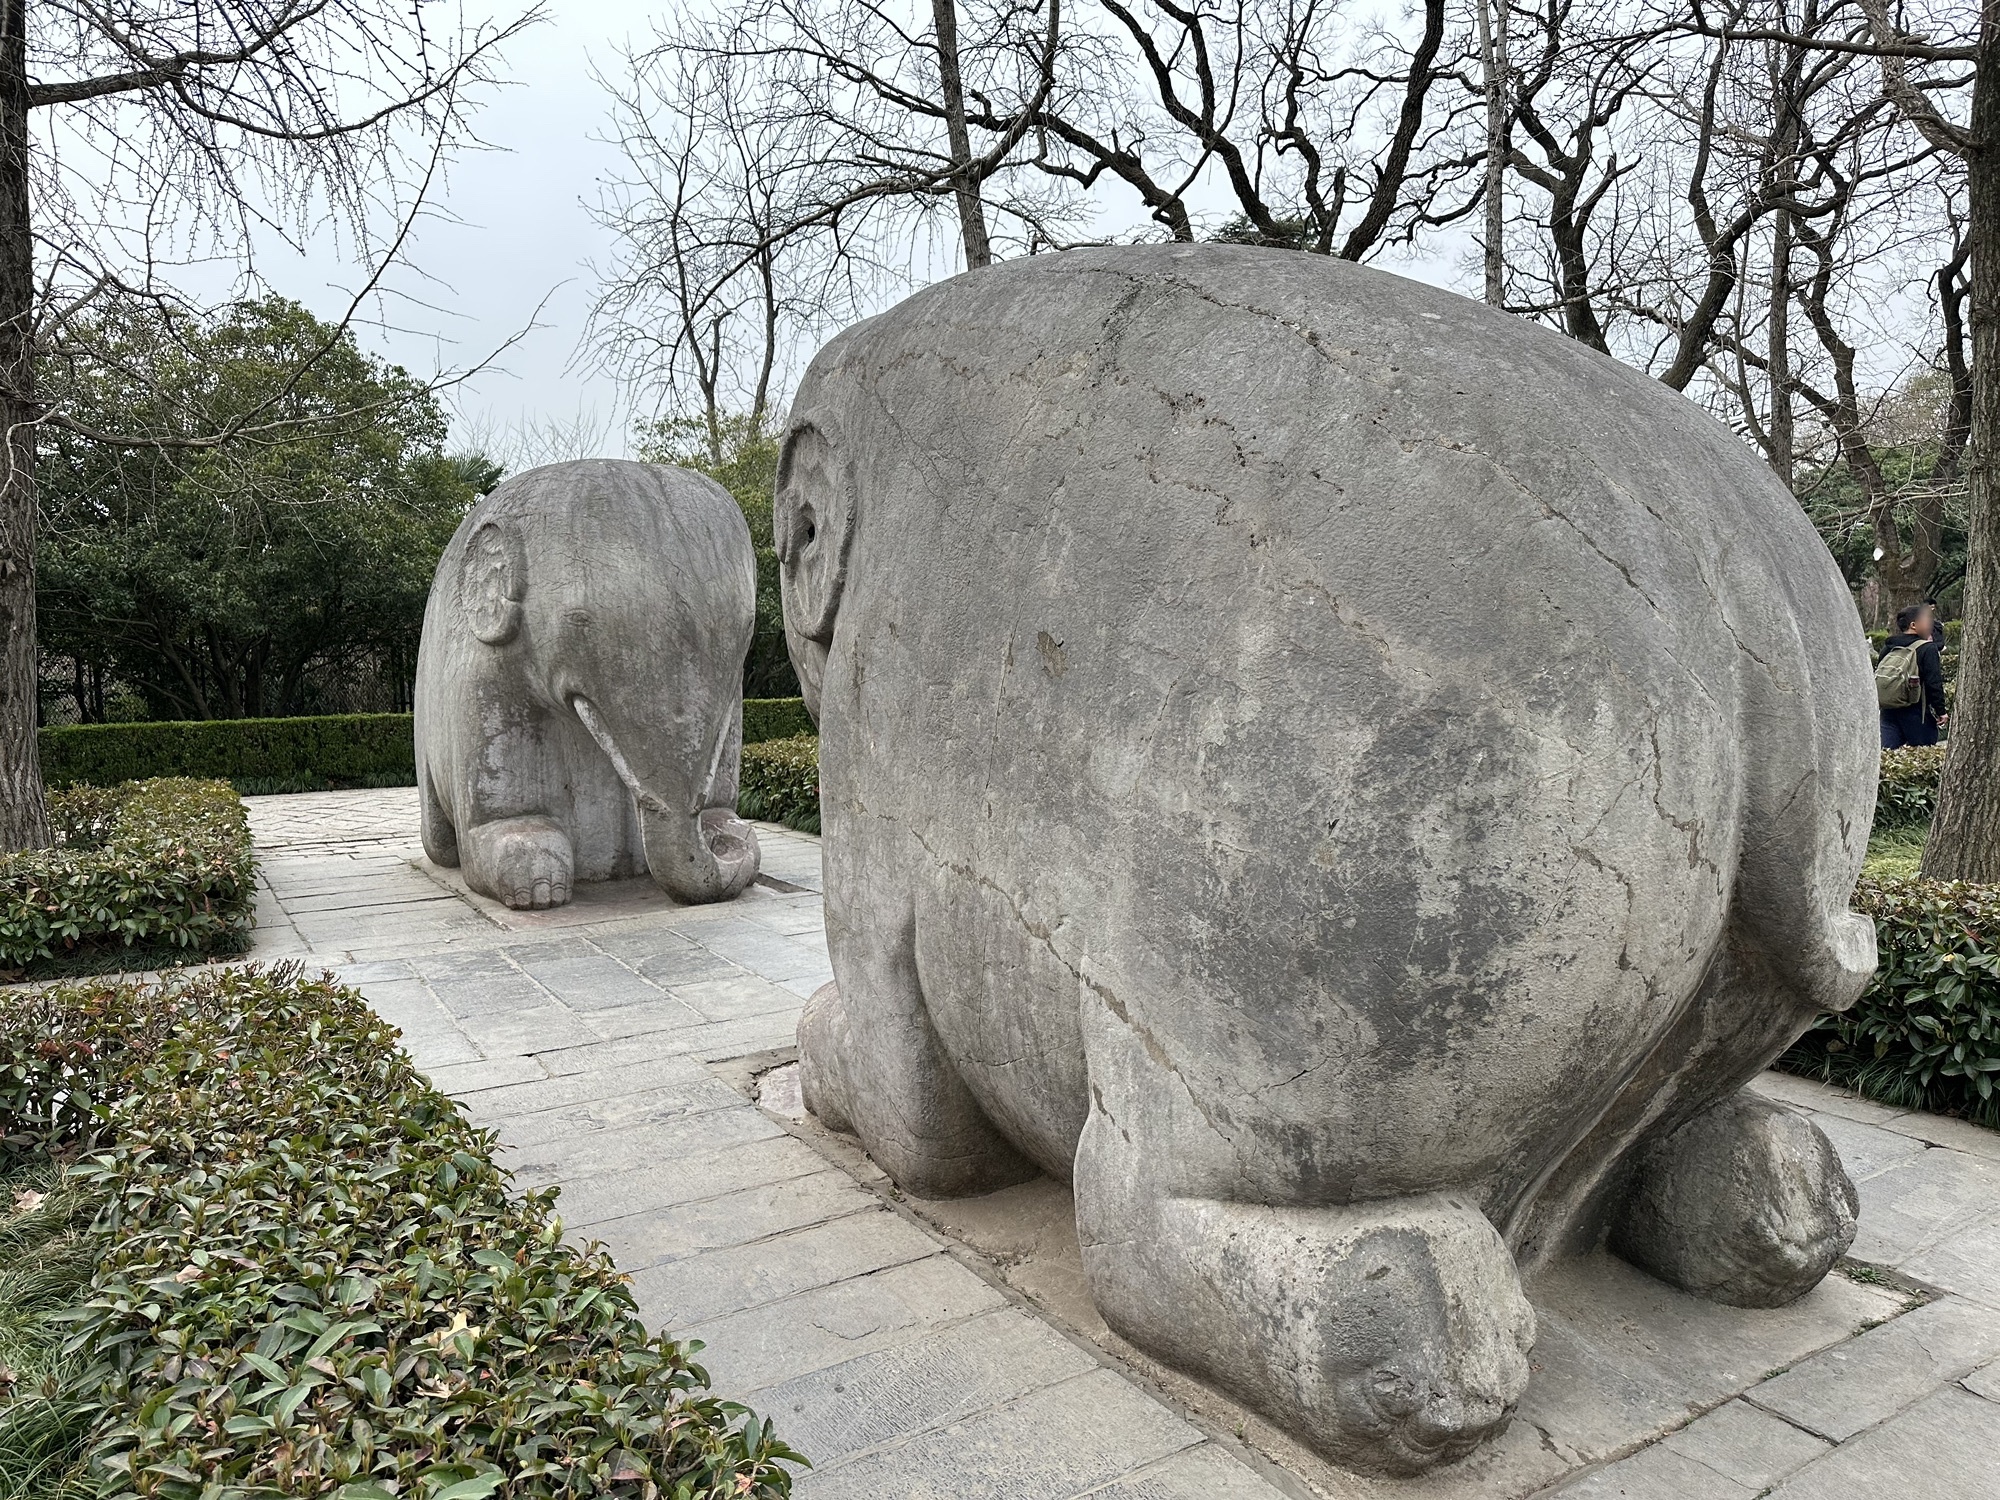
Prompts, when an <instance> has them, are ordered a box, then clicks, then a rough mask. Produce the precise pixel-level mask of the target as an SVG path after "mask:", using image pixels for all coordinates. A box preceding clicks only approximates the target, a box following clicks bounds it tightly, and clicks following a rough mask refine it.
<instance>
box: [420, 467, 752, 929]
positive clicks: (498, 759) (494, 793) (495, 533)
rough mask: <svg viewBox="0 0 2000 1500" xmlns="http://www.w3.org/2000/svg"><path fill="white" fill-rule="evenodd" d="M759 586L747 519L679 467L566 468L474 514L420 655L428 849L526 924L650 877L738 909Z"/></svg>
mask: <svg viewBox="0 0 2000 1500" xmlns="http://www.w3.org/2000/svg"><path fill="white" fill-rule="evenodd" d="M756 587H757V578H756V557H755V554H754V552H753V551H752V549H751V544H750V531H749V527H748V526H747V525H746V524H745V522H744V519H743V513H742V511H741V510H740V509H739V508H738V507H737V505H736V503H735V501H733V500H732V499H731V498H730V496H729V493H728V491H726V490H724V489H723V488H722V486H721V485H719V484H717V483H715V481H713V480H711V479H708V478H705V477H704V476H702V475H700V474H694V473H690V472H688V471H686V470H684V469H673V468H667V467H664V466H662V465H659V464H644V463H633V462H628V461H624V460H589V461H586V462H580V463H562V464H551V465H549V466H548V467H546V468H540V469H532V470H529V471H528V472H527V473H524V474H520V475H518V476H516V477H515V478H513V479H510V480H508V481H507V482H506V483H505V484H503V485H501V486H500V487H499V488H498V489H496V490H495V491H494V492H493V493H492V494H491V495H489V496H487V497H486V498H485V499H484V500H482V501H481V502H480V503H479V504H478V505H476V506H475V507H473V509H472V511H471V513H470V514H469V515H467V516H466V518H465V521H464V523H463V524H462V525H460V527H459V528H458V532H457V534H456V535H455V536H453V537H452V539H451V544H450V545H449V546H447V547H446V548H445V551H444V556H443V557H442V558H441V559H440V560H439V562H438V568H437V575H436V577H435V578H434V579H433V580H432V583H431V593H430V602H429V604H428V605H427V606H426V607H425V610H424V633H423V644H422V647H421V648H420V650H419V652H418V655H417V683H416V750H417V784H418V787H419V798H420V802H421V805H422V817H423V840H424V852H425V853H426V854H428V855H429V856H430V857H431V859H433V860H434V861H436V862H437V863H438V864H440V865H453V866H462V867H463V869H464V872H465V880H466V884H468V885H470V886H471V887H472V888H473V889H474V890H476V891H480V892H482V893H484V894H486V895H488V896H491V897H493V898H494V899H496V900H499V901H504V902H506V903H507V905H509V906H511V907H517V908H540V907H550V906H561V905H563V904H564V903H566V902H567V901H568V900H569V899H570V894H571V891H572V889H573V887H574V885H575V884H576V882H578V881H591V880H615V879H620V878H624V877H629V876H636V875H639V874H642V873H646V872H651V874H652V877H653V879H654V880H655V881H656V882H658V884H659V885H660V886H661V887H662V888H663V889H664V890H666V891H667V892H668V893H669V894H670V895H672V896H674V897H676V898H677V899H679V900H681V901H686V902H704V901H725V900H728V899H729V898H730V897H732V896H735V895H736V894H737V893H738V892H740V891H741V890H742V889H743V888H744V887H745V886H747V885H748V884H749V883H750V882H751V881H752V880H754V879H755V878H756V875H757V861H758V853H757V836H756V834H755V832H754V831H753V830H752V829H751V827H750V825H749V824H748V823H745V822H744V821H743V820H742V819H740V818H738V817H737V816H736V778H737V767H738V761H739V759H740V757H741V751H742V743H743V696H742V678H743V659H744V657H745V655H746V654H747V653H748V652H749V649H750V638H751V634H752V632H753V630H754V628H755V622H756Z"/></svg>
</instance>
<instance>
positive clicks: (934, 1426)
mask: <svg viewBox="0 0 2000 1500" xmlns="http://www.w3.org/2000/svg"><path fill="white" fill-rule="evenodd" d="M993 1311H994V1310H993V1309H988V1310H987V1312H986V1313H985V1314H984V1316H986V1317H989V1318H990V1317H992V1316H993ZM1037 1321H1040V1320H1037ZM1044 1326H1047V1325H1046V1324H1045V1325H1044ZM855 1358H857V1359H865V1358H867V1356H866V1355H856V1356H855ZM828 1368H829V1369H831V1368H835V1367H834V1366H828ZM1096 1373H1097V1371H1096V1370H1078V1371H1077V1372H1076V1373H1075V1374H1074V1375H1065V1376H1063V1377H1062V1378H1061V1379H1059V1380H1050V1381H1046V1382H1044V1383H1043V1384H1041V1385H1034V1386H1030V1387H1028V1389H1026V1390H1025V1391H1017V1392H1016V1393H1015V1394H1013V1395H1011V1396H1004V1397H1001V1398H1000V1399H999V1400H996V1401H989V1402H987V1403H986V1405H984V1406H979V1407H974V1408H972V1409H970V1410H967V1411H962V1412H957V1413H955V1414H954V1415H952V1416H950V1417H947V1418H945V1419H944V1420H943V1421H939V1422H932V1423H930V1424H928V1425H927V1426H923V1427H914V1428H912V1429H911V1430H910V1431H908V1432H899V1433H897V1434H896V1435H895V1436H894V1437H892V1438H884V1439H883V1440H882V1441H881V1442H879V1443H871V1444H869V1445H868V1446H867V1447H865V1448H856V1449H855V1450H854V1451H853V1452H852V1453H843V1454H841V1455H840V1456H839V1457H838V1458H831V1459H828V1460H827V1461H826V1462H825V1463H823V1464H819V1463H816V1464H814V1465H813V1470H812V1471H813V1473H815V1474H831V1473H833V1472H834V1471H835V1470H838V1469H844V1468H846V1467H847V1466H848V1465H849V1464H852V1463H858V1462H860V1461H861V1460H862V1459H865V1458H875V1457H879V1456H880V1455H883V1454H888V1453H894V1452H895V1451H896V1450H897V1449H899V1448H905V1447H908V1446H909V1445H910V1444H911V1443H912V1442H914V1441H916V1439H918V1438H921V1437H929V1436H930V1435H931V1434H932V1433H934V1432H943V1431H944V1430H945V1429H946V1428H948V1427H957V1426H960V1425H961V1424H963V1423H966V1422H973V1421H977V1420H978V1419H979V1418H980V1417H984V1416H989V1415H991V1414H992V1413H994V1412H997V1411H1005V1410H1006V1409H1007V1408H1008V1407H1010V1406H1014V1405H1016V1404H1018V1403H1019V1402H1022V1401H1025V1400H1027V1399H1028V1398H1029V1397H1030V1396H1039V1395H1041V1394H1043V1393H1044V1392H1046V1391H1059V1390H1061V1389H1062V1388H1063V1387H1064V1386H1066V1385H1074V1384H1075V1383H1076V1382H1077V1381H1079V1380H1088V1379H1089V1378H1090V1377H1091V1376H1093V1375H1095V1374H1096ZM765 1389H766V1390H770V1389H773V1387H770V1386H766V1387H765ZM1183 1420H1185V1419H1183ZM780 1430H782V1426H781V1428H780ZM1189 1446H1190V1447H1192V1446H1194V1445H1193V1444H1190V1445H1189ZM1175 1451H1176V1452H1180V1453H1185V1452H1186V1451H1187V1449H1186V1448H1180V1449H1176V1450H1175ZM1120 1477H1124V1476H1120Z"/></svg>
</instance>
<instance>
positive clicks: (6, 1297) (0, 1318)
mask: <svg viewBox="0 0 2000 1500" xmlns="http://www.w3.org/2000/svg"><path fill="white" fill-rule="evenodd" d="M92 1212H93V1208H92V1204H91V1200H90V1199H89V1198H88V1196H87V1195H86V1194H85V1193H84V1192H83V1190H82V1186H81V1184H79V1183H76V1182H74V1181H71V1180H69V1179H67V1178H66V1177H64V1175H63V1174H62V1172H61V1171H60V1170H59V1169H58V1168H57V1167H56V1166H55V1165H54V1164H53V1163H52V1162H51V1161H50V1160H49V1159H48V1158H47V1157H45V1156H40V1155H36V1156H32V1157H26V1158H23V1159H21V1160H18V1161H16V1163H15V1164H14V1167H13V1169H12V1170H11V1171H9V1172H7V1173H5V1174H4V1175H0V1500H72V1497H74V1500H81V1497H82V1496H84V1495H86V1494H91V1493H94V1490H93V1489H92V1488H91V1487H89V1486H87V1485H85V1483H84V1480H83V1445H84V1439H85V1437H86V1435H87V1434H88V1433H89V1431H90V1418H89V1413H88V1412H87V1411H86V1410H85V1409H84V1406H83V1403H82V1402H80V1401H79V1400H78V1399H77V1398H76V1396H75V1394H74V1391H75V1386H76V1381H77V1376H78V1374H79V1369H78V1361H77V1359H76V1358H75V1356H73V1355H69V1354H66V1353H65V1352H64V1350H63V1344H64V1340H65V1338H66V1337H67V1334H68V1331H69V1330H68V1328H67V1327H66V1326H65V1325H64V1324H63V1323H61V1322H58V1321H57V1319H58V1318H59V1317H61V1315H63V1314H65V1313H71V1312H74V1310H75V1309H76V1307H77V1306H78V1304H80V1303H81V1302H82V1301H83V1297H84V1293H85V1290H86V1289H87V1288H88V1287H89V1285H90V1276H91V1270H92V1268H93V1266H94V1265H95V1263H96V1258H97V1256H96V1247H95V1245H94V1243H93V1241H92V1240H91V1238H90V1235H89V1228H90V1220H91V1217H92Z"/></svg>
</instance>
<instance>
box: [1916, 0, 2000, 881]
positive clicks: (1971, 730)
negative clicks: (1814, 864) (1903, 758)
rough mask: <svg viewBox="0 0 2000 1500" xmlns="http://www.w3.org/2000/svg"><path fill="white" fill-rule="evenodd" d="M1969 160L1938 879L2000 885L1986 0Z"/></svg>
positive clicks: (1991, 6) (1935, 844) (1997, 471)
mask: <svg viewBox="0 0 2000 1500" xmlns="http://www.w3.org/2000/svg"><path fill="white" fill-rule="evenodd" d="M1975 67H1976V77H1975V79H1974V82H1973V85H1972V149H1971V151H1970V152H1969V153H1968V154H1967V161H1966V177H1967V185H1968V190H1969V191H1968V199H1969V202H1968V205H1967V211H1966V239H1967V241H1968V242H1969V243H1970V244H1971V247H1972V295H1971V298H1970V301H1971V308H1970V311H1969V321H1970V322H1971V324H1972V423H1971V427H1972V432H1971V447H1970V451H1969V453H1968V454H1967V457H1966V464H1965V475H1966V488H1967V502H1966V504H1967V516H1966V534H1967V549H1966V564H1965V625H1964V634H1963V636H1962V637H1961V638H1960V642H1959V660H1958V698H1957V701H1956V703H1955V704H1954V705H1953V707H1952V716H1951V740H1950V746H1951V747H1950V749H1949V750H1948V751H1947V752H1946V754H1945V763H1944V784H1943V786H1942V787H1940V788H1939V791H1938V810H1937V819H1936V821H1935V822H1934V823H1933V824H1932V825H1931V836H1930V840H1929V842H1927V843H1926V844H1925V845H1924V863H1923V873H1924V874H1925V875H1926V876H1928V877H1930V878H1931V879H1933V880H1978V881H1984V882H1987V883H1990V884H2000V775H1996V774H1995V771H1994V758H1995V754H1996V752H2000V494H1996V493H1995V490H1996V485H2000V0H1983V3H1982V4H1981V6H1980V17H1979V59H1978V62H1977V63H1976V65H1975Z"/></svg>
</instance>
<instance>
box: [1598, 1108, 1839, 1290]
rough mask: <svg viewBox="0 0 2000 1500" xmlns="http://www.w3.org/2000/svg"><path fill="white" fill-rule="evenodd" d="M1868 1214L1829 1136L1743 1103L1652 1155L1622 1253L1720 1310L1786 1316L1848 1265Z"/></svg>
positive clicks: (1786, 1113)
mask: <svg viewBox="0 0 2000 1500" xmlns="http://www.w3.org/2000/svg"><path fill="white" fill-rule="evenodd" d="M1859 1209H1860V1200H1859V1198H1858V1197H1857V1195H1856V1194H1855V1191H1854V1184H1853V1183H1852V1182H1850V1181H1849V1180H1848V1177H1847V1173H1846V1171H1845V1170H1844V1169H1843V1168H1842V1167H1841V1164H1840V1157H1839V1156H1838V1155H1837V1154H1836V1153H1835V1151H1834V1149H1833V1145H1832V1143H1831V1142H1830V1141H1828V1140H1827V1138H1826V1137H1825V1135H1823V1134H1822V1133H1821V1132H1820V1129H1819V1127H1818V1126H1816V1125H1814V1124H1813V1123H1812V1121H1810V1120H1808V1119H1806V1118H1805V1116H1803V1115H1801V1114H1798V1113H1796V1112H1794V1111H1792V1110H1789V1109H1786V1108H1785V1107H1784V1106H1782V1105H1779V1104H1774V1103H1772V1102H1771V1101H1770V1100H1768V1099H1761V1098H1759V1097H1757V1096H1756V1095H1755V1094H1751V1093H1747V1092H1746V1093H1739V1094H1736V1095H1734V1096H1733V1097H1731V1098H1729V1099H1726V1100H1724V1101H1723V1102H1722V1103H1721V1104H1718V1105H1716V1106H1715V1107H1714V1108H1713V1109H1710V1110H1708V1111H1707V1112H1706V1113H1704V1114H1701V1115H1697V1116H1696V1117H1695V1118H1694V1119H1692V1120H1690V1121H1689V1122H1688V1123H1687V1124H1685V1125H1683V1126H1681V1128H1680V1129H1678V1130H1676V1131H1675V1132H1674V1133H1673V1134H1672V1135H1670V1136H1668V1137H1666V1138H1665V1139H1664V1140H1661V1141H1658V1142H1656V1143H1654V1144H1653V1145H1651V1146H1649V1147H1647V1148H1646V1149H1645V1152H1644V1154H1643V1155H1642V1156H1641V1157H1640V1159H1639V1163H1638V1171H1637V1173H1636V1175H1635V1178H1634V1182H1633V1189H1632V1195H1631V1198H1630V1199H1629V1200H1628V1201H1627V1203H1626V1206H1625V1209H1624V1212H1623V1214H1622V1215H1621V1216H1620V1218H1619V1219H1618V1221H1617V1222H1616V1223H1615V1224H1614V1225H1613V1228H1612V1234H1611V1248H1612V1249H1613V1250H1614V1251H1615V1252H1617V1253H1618V1254H1619V1255H1621V1256H1623V1257H1624V1258H1625V1259H1626V1260H1629V1261H1631V1262H1632V1263H1633V1264H1634V1265H1636V1266H1639V1267H1641V1268H1643V1269H1645V1270H1648V1271H1651V1272H1652V1273H1653V1274H1654V1275H1655V1276H1658V1277H1659V1278H1660V1279H1661V1280H1663V1281H1668V1282H1671V1283H1673V1284H1674V1285H1675V1286H1678V1287H1681V1288H1683V1289H1685V1290H1687V1291H1690V1292H1693V1293H1694V1294H1695V1295H1696V1296H1698V1297H1706V1298H1708V1299H1709V1300H1710V1301H1712V1302H1721V1303H1725V1304H1727V1305H1729V1306H1731V1307H1783V1306H1784V1305H1785V1304H1786V1303H1788V1302H1794V1301H1797V1300H1798V1299H1799V1298H1800V1297H1803V1296H1804V1295H1805V1294H1806V1293H1807V1292H1809V1291H1811V1290H1812V1289H1813V1288H1814V1287H1815V1286H1817V1285H1819V1283H1820V1280H1821V1278H1823V1277H1824V1276H1825V1275H1826V1273H1827V1272H1828V1271H1830V1270H1832V1269H1833V1267H1834V1265H1835V1263H1836V1262H1838V1261H1839V1259H1840V1257H1841V1256H1843V1255H1845V1254H1846V1253H1847V1248H1848V1246H1850V1245H1852V1244H1853V1243H1854V1232H1855V1228H1856V1224H1857V1216H1858V1213H1859Z"/></svg>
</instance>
